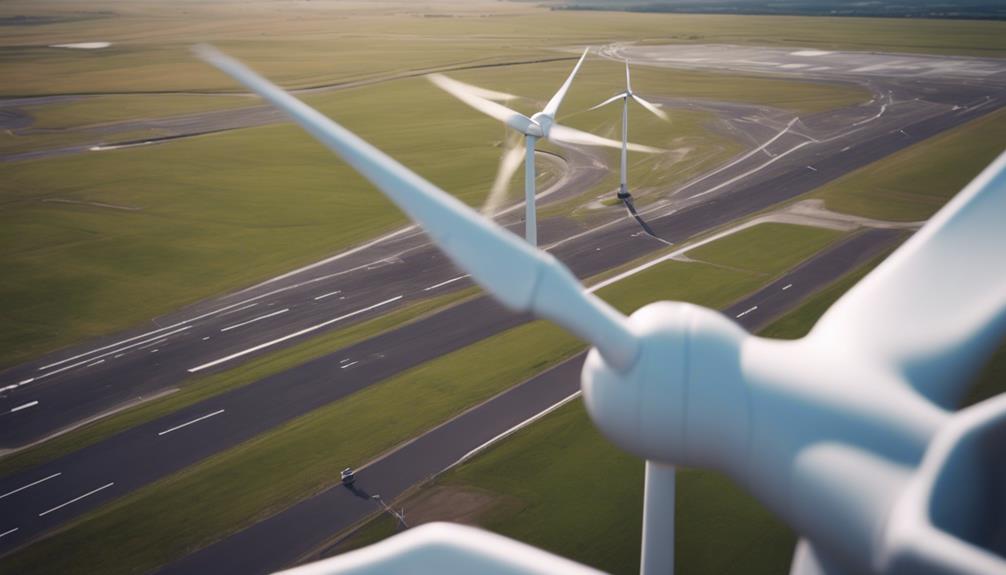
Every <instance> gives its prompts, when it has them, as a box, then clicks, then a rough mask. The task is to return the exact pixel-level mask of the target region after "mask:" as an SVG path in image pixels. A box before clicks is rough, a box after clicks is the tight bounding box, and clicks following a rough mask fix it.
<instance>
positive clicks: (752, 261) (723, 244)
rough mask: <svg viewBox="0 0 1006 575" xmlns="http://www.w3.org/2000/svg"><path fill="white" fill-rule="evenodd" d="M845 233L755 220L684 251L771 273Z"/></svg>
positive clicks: (696, 257) (713, 261)
mask: <svg viewBox="0 0 1006 575" xmlns="http://www.w3.org/2000/svg"><path fill="white" fill-rule="evenodd" d="M843 235H845V234H844V233H843V232H840V231H837V230H830V229H823V228H811V227H807V226H794V225H789V224H774V223H767V224H759V225H757V226H753V227H750V228H747V229H745V230H741V231H739V232H737V233H735V234H731V235H729V236H727V237H725V238H723V239H721V240H718V241H715V242H713V243H710V244H706V245H704V246H701V247H698V248H696V249H694V250H691V251H689V252H688V257H689V258H691V259H694V260H699V261H703V262H707V263H711V264H715V265H721V266H727V267H731V268H736V269H742V270H746V271H751V272H757V273H763V274H768V275H775V274H778V273H780V272H782V271H784V270H787V269H789V268H791V267H793V266H794V265H796V264H798V263H799V262H801V261H803V260H805V259H807V258H809V257H810V256H812V255H813V254H815V253H817V252H819V251H821V249H823V248H824V247H825V246H827V245H828V244H830V243H832V242H834V241H835V240H837V239H839V238H841V237H842V236H843Z"/></svg>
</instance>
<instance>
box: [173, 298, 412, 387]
mask: <svg viewBox="0 0 1006 575" xmlns="http://www.w3.org/2000/svg"><path fill="white" fill-rule="evenodd" d="M400 299H402V296H396V297H393V298H391V299H386V300H384V301H382V302H378V303H375V304H374V305H372V306H369V307H365V308H363V309H358V310H356V311H354V312H350V313H347V314H346V315H341V316H339V317H337V318H333V319H330V320H328V321H323V322H321V323H319V324H317V325H313V326H311V327H308V328H305V329H302V330H300V331H295V332H293V333H291V334H288V335H284V336H283V337H279V338H276V339H273V340H270V341H267V342H265V343H260V344H258V345H256V346H252V347H249V348H248V349H245V350H242V351H239V352H237V353H232V354H231V355H228V356H225V357H221V358H220V359H215V360H213V361H211V362H209V363H204V364H202V365H197V366H196V367H193V368H190V369H189V370H188V371H189V373H196V372H197V371H202V370H204V369H206V368H209V367H213V366H215V365H220V364H221V363H224V362H226V361H230V360H232V359H236V358H239V357H241V356H244V355H248V354H249V353H255V352H256V351H259V350H261V349H265V348H267V347H270V346H273V345H276V344H277V343H282V342H284V341H287V340H289V339H293V338H295V337H300V336H302V335H304V334H308V333H311V332H312V331H317V330H319V329H321V328H323V327H326V326H329V325H332V324H333V323H336V322H339V321H342V320H344V319H348V318H351V317H353V316H355V315H360V314H361V313H366V312H368V311H370V310H372V309H377V308H379V307H381V306H383V305H387V304H389V303H392V302H396V301H398V300H400Z"/></svg>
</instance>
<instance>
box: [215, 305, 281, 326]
mask: <svg viewBox="0 0 1006 575" xmlns="http://www.w3.org/2000/svg"><path fill="white" fill-rule="evenodd" d="M288 311H290V308H288V307H286V308H283V309H281V310H279V311H274V312H272V313H267V314H265V315H260V316H258V317H253V318H252V319H250V320H248V321H243V322H241V323H236V324H234V325H229V326H227V327H223V328H220V331H230V330H232V329H237V328H239V327H242V326H246V325H248V324H250V323H255V322H257V321H262V320H264V319H268V318H270V317H273V316H276V315H280V314H282V313H286V312H288Z"/></svg>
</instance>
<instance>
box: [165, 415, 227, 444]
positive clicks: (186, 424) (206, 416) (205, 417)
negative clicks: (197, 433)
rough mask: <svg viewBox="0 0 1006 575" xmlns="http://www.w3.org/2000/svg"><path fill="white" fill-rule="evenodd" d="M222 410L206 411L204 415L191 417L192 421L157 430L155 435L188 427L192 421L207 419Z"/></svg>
mask: <svg viewBox="0 0 1006 575" xmlns="http://www.w3.org/2000/svg"><path fill="white" fill-rule="evenodd" d="M223 412H224V410H223V409H220V410H217V411H214V412H213V413H207V414H206V415H204V416H202V417H197V418H195V419H193V420H192V421H186V422H185V423H183V424H181V425H176V426H174V427H172V428H170V429H165V430H164V431H161V432H159V433H158V434H157V436H158V437H160V436H162V435H167V434H169V433H171V432H172V431H178V430H179V429H181V428H183V427H188V426H190V425H192V424H193V423H198V422H200V421H202V420H204V419H209V418H211V417H213V416H214V415H220V414H221V413H223Z"/></svg>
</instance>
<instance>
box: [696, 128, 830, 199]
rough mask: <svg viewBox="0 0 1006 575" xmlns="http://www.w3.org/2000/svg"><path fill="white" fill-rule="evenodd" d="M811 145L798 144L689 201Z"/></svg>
mask: <svg viewBox="0 0 1006 575" xmlns="http://www.w3.org/2000/svg"><path fill="white" fill-rule="evenodd" d="M811 143H812V142H803V143H801V144H797V145H795V146H793V147H792V148H790V149H788V150H786V151H785V152H783V153H781V154H779V155H778V156H776V157H774V158H772V159H771V160H769V161H767V162H765V163H764V164H762V165H760V166H757V167H755V168H751V169H750V170H748V171H746V172H744V173H743V174H740V175H739V176H735V177H733V178H731V179H729V180H727V181H725V182H723V183H722V184H719V185H718V186H713V187H712V188H709V189H708V190H706V191H704V192H699V193H697V194H695V195H694V196H688V199H689V200H691V199H694V198H698V197H700V196H704V195H706V194H711V193H713V192H715V191H716V190H719V189H720V188H723V187H725V186H729V185H730V184H732V183H734V182H736V181H737V180H741V179H743V178H746V177H748V176H750V175H751V174H753V173H755V172H758V171H760V170H762V169H764V168H767V167H769V165H771V164H774V163H776V162H778V161H779V160H781V159H783V158H785V157H786V156H788V155H790V154H792V153H793V152H795V151H797V150H799V149H800V148H802V147H804V146H806V145H809V144H811Z"/></svg>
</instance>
